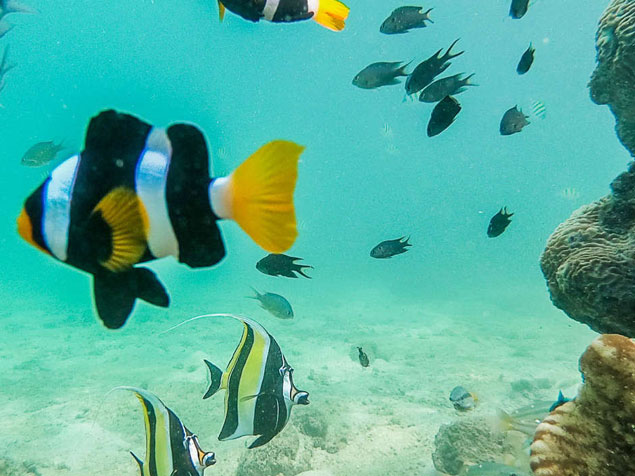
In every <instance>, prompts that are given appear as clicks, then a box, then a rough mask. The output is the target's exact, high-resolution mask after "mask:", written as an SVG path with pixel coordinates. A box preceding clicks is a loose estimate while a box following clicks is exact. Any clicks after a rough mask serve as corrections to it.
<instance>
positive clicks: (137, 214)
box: [18, 110, 303, 328]
mask: <svg viewBox="0 0 635 476" xmlns="http://www.w3.org/2000/svg"><path fill="white" fill-rule="evenodd" d="M302 151H303V147H301V146H299V145H297V144H294V143H293V142H287V141H281V140H277V141H273V142H270V143H268V144H266V145H265V146H263V147H261V148H260V149H259V150H258V151H257V152H255V153H254V154H253V155H252V156H251V157H249V158H248V159H247V160H246V161H245V162H243V163H242V165H240V166H239V167H238V168H237V169H236V170H235V171H234V172H233V173H232V174H231V175H230V176H228V177H221V178H210V176H209V159H208V150H207V145H206V143H205V138H204V137H203V134H202V133H201V131H200V130H199V129H198V128H196V127H195V126H193V125H189V124H173V125H171V126H170V127H168V128H167V129H162V128H157V127H152V126H151V125H149V124H147V123H145V122H143V121H141V120H139V119H137V118H136V117H133V116H130V115H127V114H122V113H118V112H116V111H112V110H110V111H104V112H102V113H101V114H99V115H98V116H96V117H94V118H93V119H92V120H91V121H90V124H89V126H88V131H87V133H86V141H85V146H84V150H83V151H82V152H81V153H80V154H78V155H75V156H73V157H71V158H69V159H67V160H66V161H64V162H62V163H61V164H60V165H59V166H58V167H57V168H55V169H54V170H53V172H52V173H51V175H50V176H49V177H48V178H47V179H46V180H45V181H44V182H43V183H42V184H41V185H40V186H39V187H38V188H37V189H36V190H35V192H33V193H32V194H31V195H30V196H29V197H28V198H27V199H26V202H25V204H24V208H23V210H22V213H21V214H20V217H19V218H18V231H19V233H20V235H21V236H22V237H23V238H24V239H25V240H26V241H27V242H29V243H31V244H32V245H34V246H35V247H36V248H39V249H40V250H42V251H44V252H45V253H47V254H49V255H51V256H52V257H53V258H56V259H58V260H60V261H62V262H64V263H66V264H69V265H71V266H74V267H75V268H78V269H80V270H82V271H85V272H87V273H89V274H91V275H92V276H93V288H94V300H95V305H96V308H97V313H98V315H99V317H100V318H101V320H102V321H103V323H104V324H105V325H106V327H108V328H119V327H121V326H122V325H123V324H124V323H125V322H126V319H127V318H128V316H129V315H130V313H131V312H132V309H133V307H134V303H135V300H136V299H137V298H139V299H142V300H144V301H146V302H149V303H151V304H154V305H156V306H161V307H167V306H168V305H169V297H168V294H167V292H166V291H165V289H164V287H163V285H162V284H161V283H160V282H159V280H158V279H157V277H156V276H155V275H154V273H153V272H152V271H150V270H149V269H147V268H143V267H135V265H136V264H138V263H142V262H146V261H151V260H154V259H157V258H162V257H166V256H173V257H175V258H177V259H178V261H179V262H181V263H185V264H186V265H188V266H190V267H192V268H199V267H206V266H212V265H214V264H216V263H218V262H219V261H220V260H221V259H222V258H223V257H224V256H225V247H224V244H223V240H222V237H221V234H220V230H219V229H218V226H217V224H216V221H217V220H219V219H223V218H225V219H233V220H234V221H236V222H237V223H238V224H239V225H240V226H241V227H242V229H243V230H244V231H245V232H246V233H247V234H248V235H249V236H250V237H251V238H252V239H253V240H254V241H255V242H256V243H257V244H259V245H260V246H261V247H263V248H264V249H265V250H267V251H270V252H273V253H281V252H283V251H285V250H286V249H288V248H289V247H290V246H291V245H292V244H293V242H294V241H295V238H296V236H297V230H296V221H295V211H294V206H293V191H294V188H295V183H296V178H297V164H298V159H299V156H300V154H301V153H302Z"/></svg>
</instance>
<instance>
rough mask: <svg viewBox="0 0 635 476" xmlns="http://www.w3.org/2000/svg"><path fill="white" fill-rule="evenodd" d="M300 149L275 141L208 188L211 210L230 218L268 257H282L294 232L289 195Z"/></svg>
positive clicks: (289, 245) (290, 196) (292, 188)
mask: <svg viewBox="0 0 635 476" xmlns="http://www.w3.org/2000/svg"><path fill="white" fill-rule="evenodd" d="M303 150H304V147H302V146H300V145H298V144H295V143H294V142H289V141H284V140H275V141H273V142H269V143H268V144H266V145H264V146H262V147H261V148H260V149H258V150H257V151H256V152H255V153H254V154H252V155H251V156H250V157H249V158H248V159H247V160H245V162H243V163H242V164H241V165H240V166H239V167H238V168H237V169H236V170H234V172H233V173H232V174H231V175H230V176H229V177H225V178H221V179H216V180H215V181H213V182H212V186H211V187H210V200H211V205H212V209H213V210H214V213H216V215H217V216H219V217H222V218H230V219H232V220H234V221H235V222H236V223H238V225H239V226H240V227H241V228H242V229H243V230H244V231H245V233H247V234H248V235H249V236H250V237H251V239H252V240H254V241H255V242H256V243H257V244H258V245H260V246H261V247H262V248H264V249H265V250H266V251H268V252H270V253H284V252H285V251H286V250H288V249H289V248H290V247H291V245H293V243H294V241H295V239H296V237H297V236H298V230H297V226H296V220H295V208H294V206H293V192H294V190H295V183H296V180H297V178H298V161H299V160H300V154H302V151H303Z"/></svg>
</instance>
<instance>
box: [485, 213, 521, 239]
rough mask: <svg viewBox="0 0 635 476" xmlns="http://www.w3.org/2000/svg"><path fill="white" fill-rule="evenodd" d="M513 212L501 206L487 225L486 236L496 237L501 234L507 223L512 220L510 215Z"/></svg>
mask: <svg viewBox="0 0 635 476" xmlns="http://www.w3.org/2000/svg"><path fill="white" fill-rule="evenodd" d="M512 216H514V214H513V213H509V212H508V211H507V207H503V208H501V209H500V211H499V212H498V213H497V214H496V215H494V216H493V217H492V219H491V220H490V222H489V226H488V227H487V236H489V237H490V238H496V237H497V236H500V235H502V234H503V232H504V231H505V230H506V229H507V227H508V226H509V224H510V223H511V222H512V220H511V217H512Z"/></svg>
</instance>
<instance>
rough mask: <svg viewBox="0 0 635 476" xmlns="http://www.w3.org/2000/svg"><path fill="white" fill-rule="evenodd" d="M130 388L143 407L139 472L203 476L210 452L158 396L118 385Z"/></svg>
mask: <svg viewBox="0 0 635 476" xmlns="http://www.w3.org/2000/svg"><path fill="white" fill-rule="evenodd" d="M118 388H120V389H123V390H130V391H131V392H133V393H134V394H135V395H136V396H137V398H138V399H139V401H140V402H141V405H142V407H143V416H144V420H145V427H146V460H145V462H144V461H141V459H139V458H138V457H137V456H136V455H135V454H134V453H132V452H130V454H131V455H132V457H133V458H134V459H135V461H136V462H137V463H138V464H139V470H140V471H141V476H203V473H204V472H205V468H207V467H209V466H211V465H213V464H215V463H216V457H215V455H214V453H212V452H205V451H203V450H201V447H200V446H199V443H198V438H197V437H196V435H193V434H192V432H191V431H190V430H188V429H187V427H186V426H185V425H183V423H181V420H179V417H177V416H176V415H175V414H174V412H173V411H172V410H170V409H169V408H168V407H166V406H165V405H164V404H163V402H162V401H161V400H159V398H158V397H157V396H156V395H154V394H152V393H150V392H148V391H147V390H142V389H140V388H135V387H118Z"/></svg>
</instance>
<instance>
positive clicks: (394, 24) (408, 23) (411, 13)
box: [379, 7, 434, 35]
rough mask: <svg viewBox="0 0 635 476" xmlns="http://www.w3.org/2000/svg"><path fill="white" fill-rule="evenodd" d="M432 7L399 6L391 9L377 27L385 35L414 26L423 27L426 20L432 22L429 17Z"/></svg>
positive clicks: (401, 31) (404, 30)
mask: <svg viewBox="0 0 635 476" xmlns="http://www.w3.org/2000/svg"><path fill="white" fill-rule="evenodd" d="M431 11H432V8H429V9H428V10H427V11H425V12H424V11H423V8H422V7H399V8H396V9H395V10H393V12H392V13H391V14H390V16H389V17H388V18H386V19H385V20H384V22H383V23H382V24H381V27H380V28H379V31H380V32H381V33H384V34H386V35H396V34H399V33H407V32H408V30H411V29H414V28H425V27H426V26H427V25H426V21H429V22H430V23H434V22H433V21H432V20H431V19H430V12H431Z"/></svg>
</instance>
